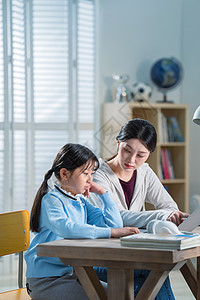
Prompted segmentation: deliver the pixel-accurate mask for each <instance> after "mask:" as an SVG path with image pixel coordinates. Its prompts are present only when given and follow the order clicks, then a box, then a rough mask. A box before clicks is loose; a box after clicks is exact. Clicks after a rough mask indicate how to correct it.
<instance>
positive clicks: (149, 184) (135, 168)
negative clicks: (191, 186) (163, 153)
mask: <svg viewBox="0 0 200 300" xmlns="http://www.w3.org/2000/svg"><path fill="white" fill-rule="evenodd" d="M116 139H117V154H116V155H115V156H114V157H112V158H110V159H109V160H107V161H103V160H102V159H100V167H99V169H98V170H97V172H96V173H95V174H94V181H95V182H97V183H99V184H101V185H102V186H103V187H104V188H105V189H106V190H107V191H109V193H110V195H111V198H112V199H113V200H114V201H115V203H116V204H117V206H118V209H119V211H120V213H121V216H122V219H123V224H124V226H137V227H139V228H142V227H146V225H147V223H148V222H149V221H150V220H153V219H159V220H169V221H172V222H174V223H175V224H176V225H179V224H180V223H181V222H182V221H183V218H187V217H188V214H187V213H184V212H181V211H179V210H178V206H177V204H176V203H175V202H174V200H173V199H172V197H171V196H170V195H169V193H168V192H167V191H166V190H165V188H164V187H163V185H162V184H161V182H160V180H159V179H158V177H157V176H156V174H155V173H154V172H153V170H152V169H151V168H150V166H149V165H148V164H147V163H145V162H146V160H147V159H148V157H149V155H150V154H151V153H152V152H153V151H154V150H155V147H156V143H157V134H156V130H155V128H154V126H153V125H152V124H150V123H149V122H148V121H146V120H142V119H132V120H130V121H129V122H127V123H126V124H125V125H124V126H123V127H122V128H121V130H120V133H119V134H118V136H117V138H116ZM90 202H92V203H93V204H94V205H98V206H101V203H100V201H99V200H98V199H96V197H95V196H94V195H91V196H90ZM145 202H148V203H151V204H153V205H154V207H155V209H156V210H155V211H145Z"/></svg>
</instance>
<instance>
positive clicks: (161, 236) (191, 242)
mask: <svg viewBox="0 0 200 300" xmlns="http://www.w3.org/2000/svg"><path fill="white" fill-rule="evenodd" d="M199 224H200V208H197V209H196V210H195V211H194V212H193V213H192V214H191V215H190V216H189V217H188V218H187V219H186V220H185V221H183V222H182V223H181V224H180V225H179V226H178V227H177V226H176V225H175V224H174V223H172V222H169V221H159V220H153V221H150V222H149V223H148V225H147V229H146V230H147V232H141V233H139V234H134V235H129V236H126V237H122V238H120V242H121V245H122V246H130V247H140V248H160V249H176V250H183V249H188V248H193V247H197V246H200V234H198V233H192V232H190V231H191V230H193V229H195V228H196V227H197V226H198V225H199ZM183 230H184V231H183ZM185 231H187V232H185Z"/></svg>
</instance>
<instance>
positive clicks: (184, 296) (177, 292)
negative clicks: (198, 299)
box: [0, 271, 195, 300]
mask: <svg viewBox="0 0 200 300" xmlns="http://www.w3.org/2000/svg"><path fill="white" fill-rule="evenodd" d="M16 282H17V278H15V277H14V276H13V277H12V278H11V280H10V279H8V278H6V277H5V276H4V277H3V278H1V276H0V292H3V291H6V290H10V289H14V288H16ZM170 282H171V286H172V289H173V292H174V296H175V299H176V300H193V299H195V298H194V296H193V294H192V292H191V291H190V289H189V288H188V286H187V284H186V282H185V280H184V278H183V277H182V275H181V273H180V271H173V272H171V273H170Z"/></svg>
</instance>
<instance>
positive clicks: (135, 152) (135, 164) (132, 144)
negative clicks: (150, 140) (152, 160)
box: [116, 139, 150, 172]
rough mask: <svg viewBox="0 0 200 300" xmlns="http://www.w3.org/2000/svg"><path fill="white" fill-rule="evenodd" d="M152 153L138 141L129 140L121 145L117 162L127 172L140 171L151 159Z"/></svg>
mask: <svg viewBox="0 0 200 300" xmlns="http://www.w3.org/2000/svg"><path fill="white" fill-rule="evenodd" d="M149 155H150V151H149V150H148V149H147V148H146V147H145V146H144V145H143V144H142V143H141V142H140V140H138V139H129V140H126V141H124V142H121V143H120V144H119V148H118V154H117V157H116V158H117V161H118V163H119V165H120V167H121V168H122V170H124V171H125V172H133V171H134V170H136V169H138V168H139V167H140V166H141V165H142V164H143V163H144V162H145V161H146V160H147V159H148V157H149Z"/></svg>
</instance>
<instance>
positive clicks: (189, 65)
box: [181, 0, 200, 195]
mask: <svg viewBox="0 0 200 300" xmlns="http://www.w3.org/2000/svg"><path fill="white" fill-rule="evenodd" d="M183 2H184V5H183V16H182V20H183V22H182V24H183V26H182V44H181V49H182V50H181V51H182V54H181V57H182V61H183V64H184V68H185V79H184V84H183V86H182V90H181V99H182V102H185V103H189V105H190V120H192V115H193V113H194V111H195V110H196V108H197V107H198V106H199V105H200V36H199V34H198V31H199V29H200V18H199V13H200V1H199V0H189V1H187V0H185V1H183ZM189 158H190V195H193V194H200V174H199V170H200V126H198V125H196V124H194V123H193V122H192V121H191V122H190V155H189Z"/></svg>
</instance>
